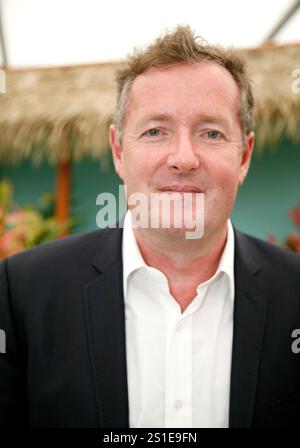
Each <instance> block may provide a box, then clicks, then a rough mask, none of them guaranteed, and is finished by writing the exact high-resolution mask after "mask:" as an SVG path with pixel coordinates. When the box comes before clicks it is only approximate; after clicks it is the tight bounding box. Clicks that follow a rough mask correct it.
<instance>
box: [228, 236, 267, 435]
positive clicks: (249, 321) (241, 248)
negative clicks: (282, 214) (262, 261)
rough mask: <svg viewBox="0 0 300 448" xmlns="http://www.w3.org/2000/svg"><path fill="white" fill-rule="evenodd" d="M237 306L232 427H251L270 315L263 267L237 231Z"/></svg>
mask: <svg viewBox="0 0 300 448" xmlns="http://www.w3.org/2000/svg"><path fill="white" fill-rule="evenodd" d="M235 245H236V249H235V291H236V293H235V303H234V327H233V347H232V365H231V391H230V415H229V426H230V427H233V428H238V427H244V428H245V427H246V428H247V427H251V425H252V419H253V412H254V407H255V396H256V388H257V380H258V372H259V364H260V357H261V351H262V343H263V334H264V327H265V320H266V311H267V297H266V294H264V292H263V290H262V289H261V287H260V285H259V276H260V266H259V265H258V264H257V257H256V259H255V257H254V256H253V253H252V251H253V248H252V245H251V244H250V242H249V240H248V238H247V236H245V235H243V234H241V233H240V232H238V231H235Z"/></svg>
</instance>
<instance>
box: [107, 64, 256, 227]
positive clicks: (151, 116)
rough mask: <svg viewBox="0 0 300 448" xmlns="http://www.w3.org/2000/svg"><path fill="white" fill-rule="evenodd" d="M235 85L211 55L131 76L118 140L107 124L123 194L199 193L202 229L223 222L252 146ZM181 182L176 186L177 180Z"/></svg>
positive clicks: (223, 224) (247, 163)
mask: <svg viewBox="0 0 300 448" xmlns="http://www.w3.org/2000/svg"><path fill="white" fill-rule="evenodd" d="M238 106H239V89H238V87H237V85H236V83H235V81H234V79H233V77H232V76H231V74H230V73H229V72H228V71H227V70H226V69H225V68H223V67H221V66H220V65H218V64H216V63H214V62H201V63H198V64H194V65H190V64H182V65H177V66H173V67H168V68H159V69H150V70H148V71H146V72H145V73H144V74H142V75H139V76H138V77H137V78H136V79H135V80H134V82H133V84H132V89H131V93H130V99H129V105H128V109H127V112H126V117H125V124H124V130H123V139H122V144H119V142H118V141H117V139H116V131H115V127H114V126H111V129H110V141H111V145H112V150H113V157H114V163H115V167H116V171H117V173H118V174H119V176H120V177H121V179H122V180H123V181H124V184H125V185H126V186H127V194H128V195H131V194H132V193H135V192H142V193H145V194H146V195H147V196H148V197H150V195H151V193H159V192H162V191H165V190H168V189H171V190H172V191H173V190H182V189H183V190H184V191H192V192H193V195H196V194H197V192H201V193H204V207H205V232H206V233H207V232H216V231H218V230H219V231H220V230H221V229H222V228H224V227H225V225H226V222H227V219H228V217H229V215H230V213H231V210H232V208H233V205H234V201H235V198H236V193H237V189H238V186H239V185H240V184H241V183H242V182H243V180H244V178H245V176H246V174H247V170H248V166H249V163H250V158H251V153H252V149H253V140H254V137H253V134H252V133H251V134H249V135H248V136H247V139H246V144H244V145H243V143H242V132H241V128H240V123H239V118H238ZM177 187H178V188H177Z"/></svg>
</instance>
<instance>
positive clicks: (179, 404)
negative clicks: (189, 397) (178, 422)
mask: <svg viewBox="0 0 300 448" xmlns="http://www.w3.org/2000/svg"><path fill="white" fill-rule="evenodd" d="M175 408H176V409H181V408H182V401H181V400H177V401H175Z"/></svg>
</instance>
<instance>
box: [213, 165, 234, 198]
mask: <svg viewBox="0 0 300 448" xmlns="http://www.w3.org/2000/svg"><path fill="white" fill-rule="evenodd" d="M239 173H240V170H239V165H238V164H235V163H231V164H230V163H226V164H223V165H222V166H219V167H215V169H214V174H213V179H214V183H215V186H217V188H218V189H221V190H222V191H223V192H224V193H227V195H228V196H235V194H236V191H237V188H238V185H239Z"/></svg>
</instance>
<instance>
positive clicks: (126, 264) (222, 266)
mask: <svg viewBox="0 0 300 448" xmlns="http://www.w3.org/2000/svg"><path fill="white" fill-rule="evenodd" d="M122 256H123V291H124V297H126V293H127V287H128V279H129V277H130V275H131V274H132V273H133V272H134V271H136V270H138V269H139V268H142V267H148V265H147V264H146V263H145V260H144V258H143V256H142V254H141V252H140V249H139V247H138V244H137V241H136V238H135V235H134V232H133V228H132V219H131V212H130V210H127V212H126V215H125V220H124V228H123V241H122ZM221 272H223V273H225V275H226V276H227V278H228V280H229V291H230V298H231V300H232V301H233V300H234V232H233V227H232V224H231V221H230V219H228V221H227V240H226V244H225V247H224V250H223V253H222V256H221V259H220V262H219V265H218V268H217V270H216V272H215V274H214V275H213V277H211V278H210V279H209V280H207V282H205V283H208V282H209V283H210V282H212V281H213V280H214V279H215V278H216V277H217V276H218V275H219V274H220V273H221Z"/></svg>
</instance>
